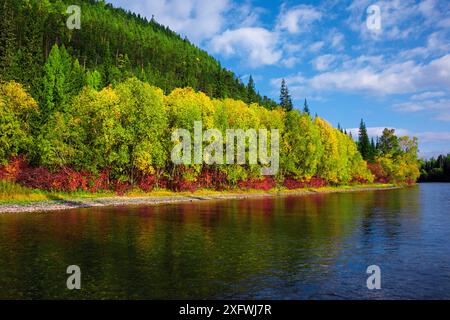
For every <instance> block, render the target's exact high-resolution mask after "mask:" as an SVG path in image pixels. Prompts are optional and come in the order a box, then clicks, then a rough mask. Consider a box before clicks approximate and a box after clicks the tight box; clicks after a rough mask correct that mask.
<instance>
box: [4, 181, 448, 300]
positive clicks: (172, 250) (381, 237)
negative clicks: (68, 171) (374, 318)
mask: <svg viewBox="0 0 450 320" xmlns="http://www.w3.org/2000/svg"><path fill="white" fill-rule="evenodd" d="M445 191H446V192H447V195H448V189H446V190H445ZM445 191H444V192H445ZM433 195H434V193H433V191H432V190H431V191H429V190H423V187H420V188H419V187H415V188H407V189H401V190H390V191H370V192H358V193H343V194H326V195H324V194H317V195H313V196H303V197H298V196H289V197H280V198H264V199H251V200H224V201H205V202H192V203H184V204H177V205H168V206H158V207H145V206H144V207H130V208H85V209H74V210H71V211H65V212H60V213H51V214H13V215H4V216H1V217H0V288H1V291H0V298H65V299H71V298H119V299H122V298H129V299H146V298H148V299H184V298H186V299H188V298H190V299H209V298H231V299H236V298H250V299H251V298H274V299H304V298H305V299H308V298H312V299H336V298H396V297H406V298H408V297H410V295H412V296H414V297H428V295H431V296H433V295H435V296H436V295H439V294H442V292H444V290H443V289H450V283H449V284H446V285H445V287H444V288H443V289H442V291H440V289H439V290H438V289H434V290H433V289H432V288H433V287H435V288H436V285H435V283H434V282H436V281H442V277H434V278H433V277H430V276H427V275H424V274H423V271H422V270H423V268H421V267H420V265H417V264H412V265H411V263H412V261H414V260H415V259H416V258H417V255H418V254H422V260H424V259H425V261H426V260H427V259H429V261H426V262H428V263H431V264H433V265H439V266H441V268H444V267H443V266H444V265H445V263H447V262H449V259H448V258H447V256H448V255H447V256H443V255H440V254H431V253H428V254H424V252H425V251H426V249H427V248H428V249H429V248H430V247H432V248H433V250H434V252H438V251H439V250H440V251H439V252H441V253H445V252H447V253H448V251H449V250H448V248H446V245H445V244H444V243H442V241H441V240H442V237H448V231H446V230H445V229H439V230H438V233H437V234H436V229H435V225H434V223H435V222H434V221H436V222H437V221H439V222H445V221H443V217H441V216H439V217H435V215H436V214H437V213H436V212H435V211H434V208H435V206H436V205H438V203H439V201H444V200H443V199H445V198H438V199H434V201H435V204H434V206H433V207H432V208H429V207H426V206H425V208H423V207H424V203H426V201H427V197H430V196H433ZM443 205H447V206H448V205H449V204H448V202H445V203H444V204H443ZM448 208H450V207H447V209H448ZM447 212H450V210H447ZM441 215H442V213H441ZM445 219H446V222H449V221H448V220H449V217H446V218H445ZM430 221H431V223H430ZM430 228H431V229H434V233H433V232H431V231H432V230H430ZM448 240H450V239H448ZM423 262H424V261H422V263H423ZM73 264H75V265H78V266H80V267H81V270H82V290H80V291H69V290H67V289H66V287H65V286H66V279H67V276H68V275H67V274H66V268H67V266H69V265H73ZM371 264H378V265H380V266H381V267H382V270H383V290H381V291H379V292H373V291H369V290H367V288H366V279H367V276H368V275H367V274H366V273H365V271H366V268H367V266H369V265H371ZM405 270H406V271H407V272H408V276H409V279H413V280H417V281H416V282H418V283H422V284H421V286H422V288H419V290H417V288H416V290H415V291H411V290H408V289H409V286H410V285H412V284H411V283H412V282H414V281H412V282H411V283H408V282H407V283H405V281H404V280H402V279H404V277H402V276H401V273H402V272H404V271H405ZM435 271H436V270H435ZM441 271H444V273H443V277H444V278H445V277H446V276H448V275H449V274H450V273H446V272H447V271H448V270H446V269H443V270H441ZM441 274H442V273H441ZM384 279H386V280H385V281H384ZM422 280H426V281H428V283H423V281H422ZM420 281H422V282H420ZM416 285H417V283H416ZM442 286H443V285H442V283H441V284H440V287H442ZM430 288H431V289H430ZM447 292H450V290H447ZM448 295H449V293H447V295H446V296H447V297H448Z"/></svg>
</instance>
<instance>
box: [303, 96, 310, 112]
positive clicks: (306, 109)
mask: <svg viewBox="0 0 450 320" xmlns="http://www.w3.org/2000/svg"><path fill="white" fill-rule="evenodd" d="M303 112H304V113H306V114H310V110H309V105H308V101H306V99H305V104H304V106H303Z"/></svg>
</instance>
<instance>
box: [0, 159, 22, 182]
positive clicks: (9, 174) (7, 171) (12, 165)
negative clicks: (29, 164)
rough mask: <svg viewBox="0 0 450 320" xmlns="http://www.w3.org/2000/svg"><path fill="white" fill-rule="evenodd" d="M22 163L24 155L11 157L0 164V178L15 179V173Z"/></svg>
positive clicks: (16, 173) (17, 172)
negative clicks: (2, 164)
mask: <svg viewBox="0 0 450 320" xmlns="http://www.w3.org/2000/svg"><path fill="white" fill-rule="evenodd" d="M24 165H25V159H24V157H14V158H12V159H11V161H10V162H9V163H8V164H6V165H4V166H0V180H9V181H16V179H17V175H18V174H19V173H20V170H21V168H22V167H23V166H24Z"/></svg>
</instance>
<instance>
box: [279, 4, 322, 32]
mask: <svg viewBox="0 0 450 320" xmlns="http://www.w3.org/2000/svg"><path fill="white" fill-rule="evenodd" d="M320 19H322V13H321V12H320V11H319V10H318V9H317V8H315V7H312V6H307V5H299V6H295V7H293V8H287V7H286V6H282V8H281V13H280V15H279V16H278V19H277V21H278V23H277V29H279V30H287V31H288V32H290V33H301V32H306V31H308V30H310V28H311V25H312V24H313V23H314V22H316V21H319V20H320Z"/></svg>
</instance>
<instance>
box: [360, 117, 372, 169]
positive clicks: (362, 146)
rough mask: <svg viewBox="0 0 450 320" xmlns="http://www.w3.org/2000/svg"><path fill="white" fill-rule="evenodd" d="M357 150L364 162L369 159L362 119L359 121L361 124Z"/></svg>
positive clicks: (367, 142) (368, 145) (366, 137)
mask: <svg viewBox="0 0 450 320" xmlns="http://www.w3.org/2000/svg"><path fill="white" fill-rule="evenodd" d="M358 150H359V152H360V153H361V155H362V157H363V159H364V160H367V159H368V158H369V155H370V141H369V135H368V134H367V128H366V124H365V123H364V120H363V119H361V123H360V125H359V136H358Z"/></svg>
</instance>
